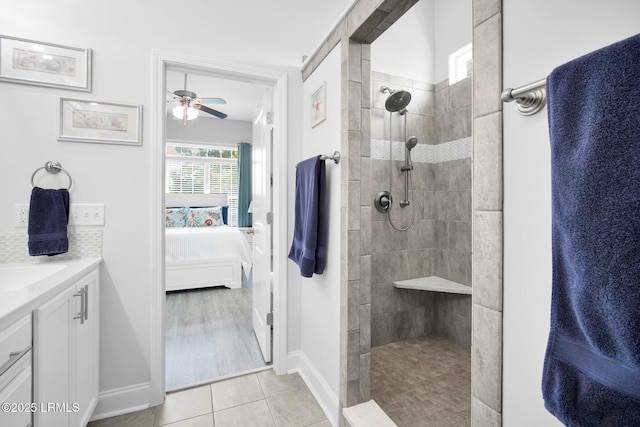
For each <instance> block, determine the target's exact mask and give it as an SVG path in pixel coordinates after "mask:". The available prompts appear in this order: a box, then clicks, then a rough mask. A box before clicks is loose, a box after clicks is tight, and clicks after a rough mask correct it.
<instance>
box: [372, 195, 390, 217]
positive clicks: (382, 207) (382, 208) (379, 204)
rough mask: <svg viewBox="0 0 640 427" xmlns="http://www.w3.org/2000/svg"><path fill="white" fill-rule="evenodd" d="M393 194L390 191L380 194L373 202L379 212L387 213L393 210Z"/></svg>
mask: <svg viewBox="0 0 640 427" xmlns="http://www.w3.org/2000/svg"><path fill="white" fill-rule="evenodd" d="M391 202H392V199H391V193H389V192H388V191H381V192H379V193H378V194H377V195H376V197H375V199H374V200H373V204H374V205H375V207H376V209H377V210H378V212H382V213H385V212H387V211H388V210H389V208H391Z"/></svg>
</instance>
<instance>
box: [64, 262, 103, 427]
mask: <svg viewBox="0 0 640 427" xmlns="http://www.w3.org/2000/svg"><path fill="white" fill-rule="evenodd" d="M98 277H99V275H98V271H94V272H92V273H91V274H89V275H88V276H86V277H84V278H83V279H82V280H80V281H79V282H78V283H77V284H76V292H78V293H79V292H81V290H82V289H84V293H83V297H84V298H85V302H84V319H83V320H82V321H80V319H77V320H75V329H74V336H73V337H72V338H73V341H74V351H73V353H72V355H71V362H72V364H71V366H73V370H72V372H71V379H72V384H73V387H72V389H71V391H72V395H71V396H72V401H73V402H75V403H77V404H78V412H73V413H72V414H71V416H72V419H73V422H72V423H71V424H70V425H73V426H85V425H86V424H87V422H88V421H89V418H90V417H91V414H92V413H93V410H94V409H95V407H96V404H97V403H98V374H99V365H98V344H99V335H98V334H99V331H98V327H99V324H98V319H99V316H98V309H99V304H98V301H99V300H98V294H99V291H100V289H99V280H98ZM73 303H74V305H75V310H74V311H75V312H80V311H82V310H81V308H82V302H81V301H80V300H79V299H78V298H76V299H75V300H74V302H73Z"/></svg>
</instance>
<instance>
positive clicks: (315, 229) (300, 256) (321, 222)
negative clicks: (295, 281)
mask: <svg viewBox="0 0 640 427" xmlns="http://www.w3.org/2000/svg"><path fill="white" fill-rule="evenodd" d="M325 187H326V172H325V164H324V160H320V156H316V157H312V158H310V159H307V160H305V161H302V162H300V163H298V165H297V166H296V214H295V224H294V229H293V243H292V244H291V250H290V251H289V259H291V260H293V261H294V262H295V263H296V264H298V266H299V267H300V274H301V275H302V276H303V277H311V276H313V273H315V274H322V273H323V272H324V268H325V266H326V264H327V218H326V212H325V206H326V200H325V198H326V194H325V192H326V190H325Z"/></svg>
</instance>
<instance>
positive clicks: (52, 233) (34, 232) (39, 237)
mask: <svg viewBox="0 0 640 427" xmlns="http://www.w3.org/2000/svg"><path fill="white" fill-rule="evenodd" d="M68 222H69V191H68V190H66V189H60V190H51V189H46V190H45V189H42V188H39V187H34V188H33V190H31V202H30V204H29V226H28V229H27V230H28V234H29V243H28V246H29V255H31V256H35V255H59V254H64V253H66V252H68V251H69V238H68V236H67V224H68Z"/></svg>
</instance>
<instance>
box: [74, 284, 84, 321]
mask: <svg viewBox="0 0 640 427" xmlns="http://www.w3.org/2000/svg"><path fill="white" fill-rule="evenodd" d="M85 292H86V289H85V288H81V289H80V291H79V292H77V293H75V294H73V296H74V297H80V313H78V315H77V316H73V318H74V319H80V324H81V325H83V324H84V306H85V299H84V294H85Z"/></svg>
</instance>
